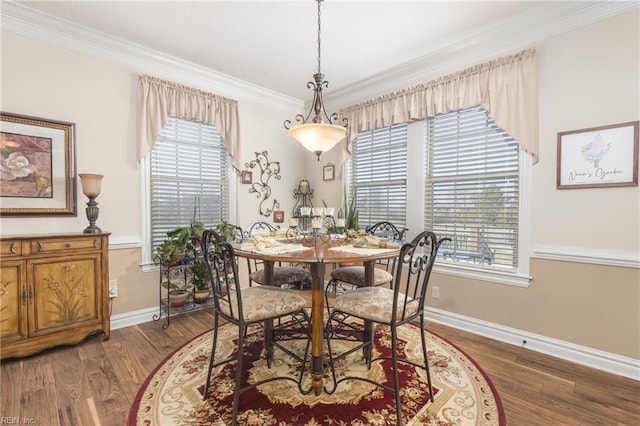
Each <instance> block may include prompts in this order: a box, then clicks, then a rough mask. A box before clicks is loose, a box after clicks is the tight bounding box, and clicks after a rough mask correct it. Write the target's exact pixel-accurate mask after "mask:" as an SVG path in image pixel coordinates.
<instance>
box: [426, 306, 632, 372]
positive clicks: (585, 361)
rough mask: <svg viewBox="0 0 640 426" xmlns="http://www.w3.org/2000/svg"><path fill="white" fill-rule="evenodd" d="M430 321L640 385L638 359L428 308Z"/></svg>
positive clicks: (427, 312) (427, 316)
mask: <svg viewBox="0 0 640 426" xmlns="http://www.w3.org/2000/svg"><path fill="white" fill-rule="evenodd" d="M426 318H427V319H428V320H429V321H433V322H435V323H438V324H442V325H446V326H449V327H453V328H457V329H460V330H464V331H468V332H470V333H473V334H477V335H480V336H484V337H488V338H490V339H494V340H498V341H500V342H505V343H509V344H511V345H516V346H521V347H523V348H527V349H531V350H532V351H536V352H540V353H543V354H546V355H551V356H554V357H556V358H560V359H564V360H566V361H571V362H575V363H577V364H582V365H586V366H588V367H593V368H597V369H598V370H602V371H606V372H609V373H613V374H617V375H619V376H623V377H628V378H630V379H633V380H638V381H640V360H638V359H634V358H629V357H625V356H621V355H616V354H612V353H610V352H604V351H601V350H598V349H594V348H590V347H587V346H581V345H576V344H574V343H570V342H566V341H564V340H559V339H554V338H551V337H547V336H542V335H540V334H535V333H530V332H527V331H523V330H518V329H515V328H511V327H505V326H503V325H500V324H494V323H491V322H487V321H482V320H478V319H476V318H472V317H466V316H463V315H458V314H455V313H452V312H448V311H444V310H440V309H436V308H426ZM453 343H455V342H453Z"/></svg>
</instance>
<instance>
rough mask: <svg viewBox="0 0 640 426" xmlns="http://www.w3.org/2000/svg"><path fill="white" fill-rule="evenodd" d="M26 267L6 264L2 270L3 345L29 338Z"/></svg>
mask: <svg viewBox="0 0 640 426" xmlns="http://www.w3.org/2000/svg"><path fill="white" fill-rule="evenodd" d="M24 265H25V264H24V262H19V261H18V262H4V263H3V264H2V268H1V269H0V338H2V342H3V343H5V342H10V341H14V340H20V339H23V338H25V337H26V336H27V293H26V287H25V270H24ZM23 292H24V295H23ZM23 296H24V297H23Z"/></svg>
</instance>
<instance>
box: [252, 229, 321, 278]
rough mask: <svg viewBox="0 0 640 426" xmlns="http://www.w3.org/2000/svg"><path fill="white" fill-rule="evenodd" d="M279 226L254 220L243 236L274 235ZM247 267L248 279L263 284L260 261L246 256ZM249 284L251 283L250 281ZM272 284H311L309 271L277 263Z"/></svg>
mask: <svg viewBox="0 0 640 426" xmlns="http://www.w3.org/2000/svg"><path fill="white" fill-rule="evenodd" d="M278 230H279V227H275V226H273V225H271V224H270V223H268V222H261V221H256V222H253V223H252V224H250V225H249V227H248V228H247V230H246V231H245V232H244V237H245V238H251V237H253V236H255V235H263V236H266V237H269V236H275V235H276V234H277V232H278ZM247 267H248V268H249V279H250V280H251V282H255V283H257V284H261V285H264V284H266V282H267V278H266V277H265V275H264V268H263V265H262V261H260V260H257V259H248V258H247ZM250 285H251V283H250ZM272 285H274V286H277V287H289V286H296V287H300V288H302V287H305V286H308V287H310V286H311V272H309V270H308V269H305V268H303V267H297V266H283V265H282V264H278V265H277V266H274V268H273V282H272Z"/></svg>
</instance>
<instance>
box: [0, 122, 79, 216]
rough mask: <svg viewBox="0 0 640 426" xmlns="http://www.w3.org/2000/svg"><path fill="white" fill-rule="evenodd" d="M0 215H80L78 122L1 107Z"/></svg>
mask: <svg viewBox="0 0 640 426" xmlns="http://www.w3.org/2000/svg"><path fill="white" fill-rule="evenodd" d="M0 138H1V141H0V142H1V146H0V157H1V161H0V203H1V204H2V207H0V215H2V216H12V215H13V216H30V215H40V216H52V215H71V216H75V215H76V172H75V158H74V144H75V141H74V124H72V123H65V122H61V121H53V120H46V119H42V118H35V117H28V116H22V115H14V114H6V113H0Z"/></svg>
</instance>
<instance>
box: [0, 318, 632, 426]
mask: <svg viewBox="0 0 640 426" xmlns="http://www.w3.org/2000/svg"><path fill="white" fill-rule="evenodd" d="M212 318H213V316H212V314H211V312H210V311H209V310H207V311H198V312H193V313H190V314H187V315H182V316H178V317H173V318H172V319H171V326H170V327H169V328H168V329H167V330H162V324H163V322H150V323H145V324H139V325H136V326H133V327H127V328H123V329H119V330H113V331H112V332H111V339H110V340H108V341H104V340H103V339H102V336H95V337H92V338H89V339H87V340H86V341H84V342H82V343H81V344H79V345H75V346H68V347H60V348H55V349H50V350H47V351H45V352H42V353H40V354H38V355H34V356H31V357H27V358H23V359H13V360H5V361H3V362H2V366H1V367H0V370H1V376H0V378H1V380H2V381H1V382H0V393H1V408H0V424H8V423H11V420H12V419H8V418H16V417H17V418H19V421H20V423H19V424H29V423H30V424H33V425H45V426H57V425H73V426H88V425H103V426H107V425H109V426H111V425H113V426H124V425H126V421H127V415H128V412H129V408H130V406H131V403H132V402H133V399H134V397H135V394H136V392H137V390H138V388H139V387H140V386H141V385H142V383H143V382H144V380H145V379H146V377H147V376H148V375H149V373H151V371H152V370H153V369H154V368H155V367H156V366H157V365H158V363H160V362H161V361H162V360H163V359H164V358H165V357H166V356H167V355H169V354H170V353H171V352H172V351H173V350H174V349H176V348H177V347H178V346H180V345H181V344H182V343H184V342H186V341H187V340H189V339H190V338H192V337H194V336H196V335H198V334H200V333H203V332H205V331H206V330H208V329H209V328H211V326H212V324H213V319H212ZM429 328H430V330H432V331H433V332H435V333H437V334H439V335H440V336H442V337H444V338H446V339H447V340H449V341H450V342H452V343H454V344H455V345H456V346H458V347H459V348H460V349H462V350H463V351H464V352H466V353H467V354H468V355H469V356H471V357H472V358H473V359H474V360H476V361H477V362H478V364H479V365H480V366H482V368H483V369H484V371H485V372H486V373H487V374H488V375H489V377H490V379H491V381H492V382H493V384H494V385H495V387H496V388H497V390H498V393H499V394H500V397H501V399H502V403H503V405H504V410H505V413H506V418H507V423H508V424H509V425H527V426H532V425H640V382H637V381H634V380H631V379H627V378H623V377H619V376H616V375H613V374H608V373H604V372H601V371H598V370H595V369H592V368H588V367H583V366H580V365H577V364H573V363H570V362H567V361H563V360H559V359H556V358H553V357H549V356H546V355H542V354H539V353H536V352H533V351H530V350H527V349H523V348H520V347H515V346H511V345H508V344H505V343H501V342H497V341H494V340H490V339H486V338H483V337H479V336H476V335H473V334H469V333H466V332H463V331H460V330H456V329H452V328H448V327H444V326H441V325H437V324H429ZM13 424H16V422H15V420H14V421H13ZM154 426H156V425H154ZM163 426H164V425H163Z"/></svg>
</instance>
